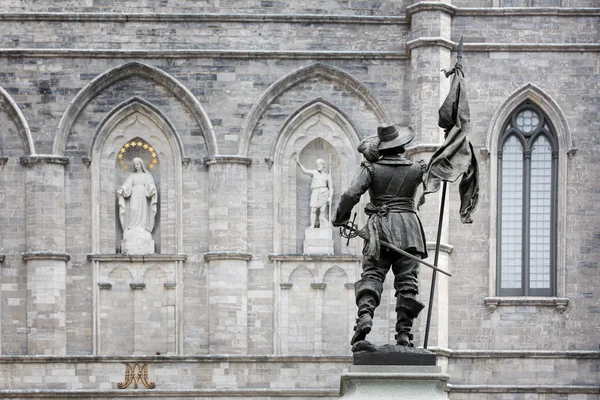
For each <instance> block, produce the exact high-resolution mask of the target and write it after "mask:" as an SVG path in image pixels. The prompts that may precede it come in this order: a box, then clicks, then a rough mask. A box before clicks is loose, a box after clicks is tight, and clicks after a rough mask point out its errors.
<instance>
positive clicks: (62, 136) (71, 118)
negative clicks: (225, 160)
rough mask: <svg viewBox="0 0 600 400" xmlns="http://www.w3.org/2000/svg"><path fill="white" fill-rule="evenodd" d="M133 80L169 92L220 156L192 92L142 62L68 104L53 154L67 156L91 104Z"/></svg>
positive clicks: (105, 77)
mask: <svg viewBox="0 0 600 400" xmlns="http://www.w3.org/2000/svg"><path fill="white" fill-rule="evenodd" d="M130 76H141V77H143V78H146V79H150V80H152V81H154V82H156V83H157V84H158V85H161V86H164V87H165V88H166V89H168V90H169V91H170V92H171V93H172V94H173V96H175V98H177V99H178V100H179V101H181V102H182V103H183V104H184V105H185V106H186V107H187V108H188V110H189V111H190V112H191V113H192V115H193V116H194V118H195V119H196V121H197V122H198V125H199V126H200V128H201V129H202V133H203V134H204V140H205V141H206V146H207V150H208V153H209V154H210V155H216V154H218V149H217V141H216V138H215V132H214V129H213V126H212V123H211V122H210V119H209V118H208V115H207V114H206V112H205V111H204V109H203V108H202V105H201V104H200V102H199V101H198V99H196V97H195V96H194V95H193V94H192V92H190V90H189V89H188V88H187V87H185V86H184V85H183V84H182V83H181V82H180V81H178V80H177V79H175V78H174V77H173V76H171V75H170V74H168V73H166V72H164V71H162V70H160V69H158V68H156V67H153V66H149V65H146V64H142V63H139V62H130V63H126V64H123V65H120V66H118V67H116V68H113V69H111V70H109V71H106V72H104V73H103V74H101V75H99V76H97V77H96V78H94V79H93V80H92V81H90V82H89V83H88V84H87V85H86V86H85V87H84V88H83V89H81V90H80V91H79V93H77V95H76V96H75V98H74V99H73V100H72V101H71V103H69V106H68V107H67V109H66V110H65V113H64V114H63V116H62V118H61V120H60V123H59V125H58V132H57V134H56V137H55V138H54V146H53V153H54V154H56V155H64V153H65V149H66V145H67V140H68V136H69V133H70V132H71V129H72V128H73V125H74V124H75V121H76V119H77V117H78V116H79V114H80V113H81V112H82V111H83V110H84V109H85V108H86V106H87V105H88V103H89V102H90V101H91V100H92V99H94V98H95V97H96V96H97V95H98V94H99V93H100V92H102V91H103V90H104V89H106V88H107V87H109V86H111V85H112V84H114V83H115V82H118V81H121V80H123V79H126V78H129V77H130Z"/></svg>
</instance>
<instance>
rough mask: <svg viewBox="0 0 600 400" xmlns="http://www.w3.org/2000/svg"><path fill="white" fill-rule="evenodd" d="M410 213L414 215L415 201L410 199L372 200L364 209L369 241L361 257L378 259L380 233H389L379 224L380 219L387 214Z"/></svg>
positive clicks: (388, 198)
mask: <svg viewBox="0 0 600 400" xmlns="http://www.w3.org/2000/svg"><path fill="white" fill-rule="evenodd" d="M390 212H392V213H401V212H412V213H416V208H415V200H414V199H413V198H412V197H396V196H390V195H383V196H379V197H375V198H373V199H372V201H371V203H369V204H367V206H366V207H365V213H366V214H367V215H368V216H369V220H368V221H367V230H368V233H369V239H368V240H367V242H366V244H365V248H364V250H363V255H364V256H365V257H369V258H376V259H377V258H379V256H380V247H381V246H380V245H381V243H380V238H381V233H382V232H384V231H389V229H390V228H389V226H387V224H386V225H384V224H382V223H381V217H385V216H386V215H387V214H388V213H390Z"/></svg>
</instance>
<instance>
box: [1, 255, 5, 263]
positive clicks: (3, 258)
mask: <svg viewBox="0 0 600 400" xmlns="http://www.w3.org/2000/svg"><path fill="white" fill-rule="evenodd" d="M5 259H6V256H5V255H4V254H0V263H3V262H4V260H5Z"/></svg>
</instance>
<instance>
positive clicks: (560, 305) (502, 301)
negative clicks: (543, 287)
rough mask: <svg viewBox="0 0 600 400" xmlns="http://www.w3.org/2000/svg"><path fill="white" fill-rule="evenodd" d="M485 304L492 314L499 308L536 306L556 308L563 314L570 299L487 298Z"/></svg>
mask: <svg viewBox="0 0 600 400" xmlns="http://www.w3.org/2000/svg"><path fill="white" fill-rule="evenodd" d="M483 302H484V304H485V307H486V308H487V309H488V310H489V311H490V312H494V311H495V310H496V308H498V307H499V306H513V307H515V306H536V307H554V308H555V309H556V311H558V312H559V313H561V314H562V313H563V312H565V310H566V309H567V307H568V306H569V299H568V298H566V297H486V298H485V299H484V300H483Z"/></svg>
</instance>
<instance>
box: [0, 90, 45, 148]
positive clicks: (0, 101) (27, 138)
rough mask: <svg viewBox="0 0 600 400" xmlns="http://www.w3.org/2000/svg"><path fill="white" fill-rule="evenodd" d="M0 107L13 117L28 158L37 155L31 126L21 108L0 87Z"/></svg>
mask: <svg viewBox="0 0 600 400" xmlns="http://www.w3.org/2000/svg"><path fill="white" fill-rule="evenodd" d="M0 106H1V107H3V108H4V109H5V110H6V112H7V113H8V115H10V116H11V118H12V120H13V122H14V124H15V125H16V127H17V130H18V131H19V136H20V137H21V141H22V142H23V146H24V149H23V150H24V152H25V155H27V156H33V155H35V154H36V153H35V146H34V144H33V138H32V137H31V131H30V130H29V125H28V124H27V121H26V120H25V117H24V116H23V113H22V112H21V110H20V109H19V106H18V105H17V103H15V101H14V100H13V98H12V97H11V96H10V94H8V92H7V91H6V90H4V89H3V88H2V87H0Z"/></svg>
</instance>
